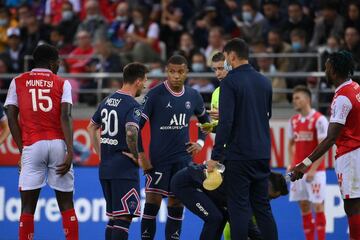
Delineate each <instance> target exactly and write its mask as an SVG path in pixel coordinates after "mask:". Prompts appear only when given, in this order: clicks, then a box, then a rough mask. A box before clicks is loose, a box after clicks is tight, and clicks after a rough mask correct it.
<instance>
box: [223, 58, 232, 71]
mask: <svg viewBox="0 0 360 240" xmlns="http://www.w3.org/2000/svg"><path fill="white" fill-rule="evenodd" d="M224 69H225V70H226V71H228V72H229V71H231V70H232V66H231V65H230V64H229V63H228V61H227V60H226V59H225V61H224Z"/></svg>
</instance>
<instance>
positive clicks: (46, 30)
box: [23, 12, 51, 55]
mask: <svg viewBox="0 0 360 240" xmlns="http://www.w3.org/2000/svg"><path fill="white" fill-rule="evenodd" d="M25 24H26V26H25V29H24V37H23V43H24V45H25V54H26V55H32V53H33V52H34V50H35V48H36V46H37V45H38V44H40V43H44V42H45V43H50V31H51V27H50V26H49V25H45V24H43V23H41V22H40V21H39V20H38V19H37V18H36V15H35V14H34V13H32V12H30V13H29V14H28V15H27V16H26V18H25Z"/></svg>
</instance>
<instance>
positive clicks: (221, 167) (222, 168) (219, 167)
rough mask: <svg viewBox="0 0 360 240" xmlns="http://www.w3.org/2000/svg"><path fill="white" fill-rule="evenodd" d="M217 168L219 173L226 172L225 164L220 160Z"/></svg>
mask: <svg viewBox="0 0 360 240" xmlns="http://www.w3.org/2000/svg"><path fill="white" fill-rule="evenodd" d="M216 170H218V172H219V173H224V172H225V165H224V164H222V163H219V162H218V163H217V164H216Z"/></svg>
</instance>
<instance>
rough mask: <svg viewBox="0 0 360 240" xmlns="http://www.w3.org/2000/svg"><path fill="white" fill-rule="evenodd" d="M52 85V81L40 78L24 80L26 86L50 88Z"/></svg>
mask: <svg viewBox="0 0 360 240" xmlns="http://www.w3.org/2000/svg"><path fill="white" fill-rule="evenodd" d="M53 86H54V82H53V81H46V80H42V79H38V80H26V87H48V88H52V87H53Z"/></svg>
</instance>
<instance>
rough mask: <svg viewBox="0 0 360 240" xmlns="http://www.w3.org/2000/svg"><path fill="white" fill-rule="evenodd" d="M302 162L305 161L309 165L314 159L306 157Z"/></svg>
mask: <svg viewBox="0 0 360 240" xmlns="http://www.w3.org/2000/svg"><path fill="white" fill-rule="evenodd" d="M302 163H303V164H304V165H305V166H306V167H308V166H310V165H311V164H312V161H311V160H310V158H305V159H304V160H303V161H302Z"/></svg>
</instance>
